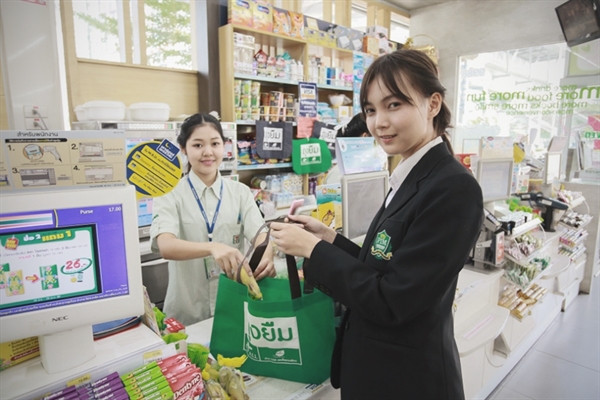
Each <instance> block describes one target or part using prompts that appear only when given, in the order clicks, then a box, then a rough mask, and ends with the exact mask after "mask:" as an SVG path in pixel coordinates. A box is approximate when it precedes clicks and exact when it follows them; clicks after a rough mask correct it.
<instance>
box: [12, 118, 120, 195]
mask: <svg viewBox="0 0 600 400" xmlns="http://www.w3.org/2000/svg"><path fill="white" fill-rule="evenodd" d="M0 138H1V143H2V148H1V149H0V190H2V191H14V190H43V189H57V188H68V187H73V186H78V187H99V186H114V185H124V184H126V183H127V180H126V176H125V154H126V150H125V132H124V131H122V130H109V129H107V130H101V131H77V130H75V131H52V130H47V131H2V132H0Z"/></svg>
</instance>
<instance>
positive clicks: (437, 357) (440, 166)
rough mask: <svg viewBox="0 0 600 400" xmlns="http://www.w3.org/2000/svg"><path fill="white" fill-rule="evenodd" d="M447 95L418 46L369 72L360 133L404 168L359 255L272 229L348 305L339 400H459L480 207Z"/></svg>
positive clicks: (307, 234) (294, 228) (338, 354)
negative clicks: (455, 311) (458, 311)
mask: <svg viewBox="0 0 600 400" xmlns="http://www.w3.org/2000/svg"><path fill="white" fill-rule="evenodd" d="M444 93H445V89H444V87H443V86H442V85H441V84H440V82H439V80H438V77H437V73H436V67H435V65H434V64H433V63H432V62H431V60H430V59H429V58H428V57H427V56H425V55H424V54H423V53H421V52H418V51H415V50H399V51H396V52H394V53H392V54H388V55H384V56H382V57H380V58H378V59H377V60H375V61H374V62H373V64H372V65H371V66H370V67H369V69H368V70H367V72H366V74H365V76H364V79H363V84H362V88H361V93H360V101H361V107H362V110H363V112H364V114H365V116H366V121H367V126H368V127H369V131H370V132H371V134H373V136H374V137H375V139H376V140H377V142H378V143H379V144H380V145H381V146H382V147H383V149H384V150H385V151H386V153H388V154H400V155H401V156H402V159H403V161H402V162H401V163H400V164H399V166H398V167H397V168H396V170H395V171H394V173H393V174H392V176H391V177H390V186H391V191H390V193H389V195H388V196H387V198H386V200H385V203H384V204H383V205H382V206H381V208H380V210H379V212H378V213H377V215H376V216H375V219H374V221H373V222H372V223H371V226H370V228H369V231H368V233H367V235H366V237H365V241H364V246H363V247H362V248H359V247H358V246H357V245H355V244H354V243H352V242H351V241H350V240H348V239H347V238H344V237H342V236H341V235H337V234H336V233H335V232H334V231H333V230H332V229H330V228H328V227H325V226H324V225H323V224H321V223H320V222H318V221H316V220H314V219H311V218H308V217H304V216H293V217H292V216H290V217H289V218H290V219H291V220H292V221H295V222H296V224H284V223H280V224H272V225H271V228H272V231H271V235H272V237H273V238H274V243H275V244H276V245H277V246H278V248H279V250H281V251H283V252H285V253H287V254H292V255H295V256H303V257H307V258H310V260H311V262H310V265H309V266H308V267H307V268H306V270H305V271H304V274H305V277H306V280H307V281H309V282H312V283H314V284H315V286H316V287H318V288H320V289H321V290H323V291H324V292H326V293H329V294H330V295H331V296H332V297H333V298H334V299H335V300H338V301H340V302H341V303H342V304H344V305H345V306H346V307H347V311H346V312H345V314H344V317H343V320H342V324H341V326H340V329H339V332H338V339H337V342H336V347H335V349H334V352H333V359H332V367H331V382H332V385H333V386H334V387H341V395H342V398H343V399H435V400H439V399H462V398H464V391H463V385H462V378H461V369H460V359H459V355H458V351H457V347H456V343H455V341H454V330H453V318H452V304H453V301H454V297H455V291H456V283H457V280H458V274H459V272H460V270H461V269H462V267H463V264H464V263H465V261H466V260H467V257H468V255H469V252H470V250H471V249H472V248H473V246H474V244H475V241H476V238H477V236H478V233H479V230H480V227H481V224H482V217H483V201H482V194H481V189H480V187H479V185H478V184H477V182H476V181H475V179H474V178H473V177H472V175H471V174H470V173H469V172H468V171H467V170H466V169H465V168H464V167H463V166H462V165H461V164H460V163H459V162H458V161H457V160H456V159H455V158H454V157H453V153H452V150H451V147H450V144H449V143H448V138H447V136H446V133H445V130H446V128H447V127H448V124H449V122H450V112H449V110H448V108H447V106H446V105H445V104H444V102H443V98H444ZM343 201H352V199H343ZM299 225H300V226H299ZM301 227H303V228H304V230H303V229H301Z"/></svg>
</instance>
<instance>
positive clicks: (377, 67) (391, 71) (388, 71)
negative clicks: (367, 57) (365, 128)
mask: <svg viewBox="0 0 600 400" xmlns="http://www.w3.org/2000/svg"><path fill="white" fill-rule="evenodd" d="M377 78H379V79H380V80H381V83H382V84H383V86H384V87H385V88H386V89H387V90H389V91H390V93H391V94H392V95H393V96H395V97H397V98H398V99H399V100H401V101H404V102H406V103H408V104H411V105H414V102H413V100H412V98H411V97H410V96H409V95H408V86H407V82H406V81H405V79H406V77H405V74H404V73H403V71H402V69H400V70H398V64H397V62H395V60H393V59H392V58H391V57H389V55H388V56H383V57H380V58H378V59H377V60H375V61H374V62H373V64H371V65H370V66H369V68H368V69H367V72H366V73H365V75H364V77H363V81H362V85H361V88H360V97H359V98H360V108H361V110H362V112H363V114H364V112H365V104H367V102H368V98H367V94H368V91H369V89H370V87H371V85H375V84H377V82H376V81H377Z"/></svg>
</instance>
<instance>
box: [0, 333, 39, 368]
mask: <svg viewBox="0 0 600 400" xmlns="http://www.w3.org/2000/svg"><path fill="white" fill-rule="evenodd" d="M39 355H40V345H39V343H38V338H37V336H34V337H30V338H27V339H20V340H14V341H12V342H5V343H0V362H1V364H0V371H2V370H3V369H6V368H9V367H12V366H13V365H16V364H19V363H22V362H23V361H27V360H29V359H31V358H34V357H37V356H39Z"/></svg>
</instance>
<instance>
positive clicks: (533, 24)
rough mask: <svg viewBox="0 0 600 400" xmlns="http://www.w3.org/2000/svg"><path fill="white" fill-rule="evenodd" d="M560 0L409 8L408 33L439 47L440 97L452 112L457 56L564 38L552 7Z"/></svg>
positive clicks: (466, 2) (507, 1)
mask: <svg viewBox="0 0 600 400" xmlns="http://www.w3.org/2000/svg"><path fill="white" fill-rule="evenodd" d="M564 2H565V0H543V1H542V0H502V1H499V0H489V1H482V0H480V1H452V2H448V3H443V4H440V5H434V6H430V7H425V8H421V9H418V10H414V11H412V12H411V16H410V36H411V37H412V36H415V35H418V34H426V35H428V36H430V37H431V38H433V39H434V40H435V44H436V46H437V48H438V49H439V53H440V54H439V57H440V59H439V68H440V76H441V80H442V83H443V84H444V86H445V87H446V89H447V93H446V101H447V103H448V106H449V107H450V110H452V113H453V114H454V113H455V104H456V95H457V93H456V86H457V81H458V59H459V57H460V56H466V55H470V54H477V53H486V52H492V51H501V50H510V49H518V48H523V47H530V46H537V45H543V44H550V43H558V42H564V37H563V35H562V31H561V29H560V24H559V22H558V18H557V17H556V12H555V11H554V8H555V7H557V6H559V5H560V4H562V3H564Z"/></svg>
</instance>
